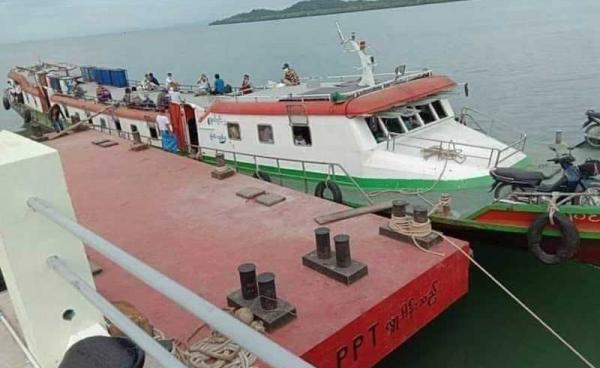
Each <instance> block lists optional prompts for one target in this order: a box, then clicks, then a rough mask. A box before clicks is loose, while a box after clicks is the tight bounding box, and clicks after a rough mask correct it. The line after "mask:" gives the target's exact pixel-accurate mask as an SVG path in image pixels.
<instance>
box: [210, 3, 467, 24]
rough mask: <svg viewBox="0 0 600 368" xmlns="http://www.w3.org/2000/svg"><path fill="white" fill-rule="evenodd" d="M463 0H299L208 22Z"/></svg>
mask: <svg viewBox="0 0 600 368" xmlns="http://www.w3.org/2000/svg"><path fill="white" fill-rule="evenodd" d="M453 1H463V0H351V1H343V0H307V1H300V2H298V3H296V4H294V5H292V6H290V7H289V8H286V9H283V10H269V9H254V10H252V11H250V12H248V13H240V14H236V15H234V16H232V17H229V18H225V19H221V20H217V21H215V22H212V23H210V25H211V26H214V25H219V24H233V23H249V22H262V21H267V20H276V19H288V18H300V17H313V16H317V15H326V14H336V13H350V12H359V11H365V10H376V9H387V8H400V7H404V6H415V5H425V4H437V3H449V2H453Z"/></svg>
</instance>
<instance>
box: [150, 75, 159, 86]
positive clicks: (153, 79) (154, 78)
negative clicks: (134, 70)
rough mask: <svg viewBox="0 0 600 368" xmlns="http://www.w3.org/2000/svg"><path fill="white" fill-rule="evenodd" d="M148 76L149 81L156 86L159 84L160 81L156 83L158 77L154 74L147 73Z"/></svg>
mask: <svg viewBox="0 0 600 368" xmlns="http://www.w3.org/2000/svg"><path fill="white" fill-rule="evenodd" d="M148 77H149V79H148V80H149V81H150V83H152V84H155V85H156V87H158V86H160V83H158V79H156V77H155V76H154V74H152V73H148Z"/></svg>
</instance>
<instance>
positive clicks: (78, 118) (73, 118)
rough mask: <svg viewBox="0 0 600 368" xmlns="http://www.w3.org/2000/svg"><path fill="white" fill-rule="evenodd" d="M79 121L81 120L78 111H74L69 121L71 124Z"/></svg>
mask: <svg viewBox="0 0 600 368" xmlns="http://www.w3.org/2000/svg"><path fill="white" fill-rule="evenodd" d="M80 121H81V116H79V113H78V112H76V113H74V114H73V115H72V116H71V122H72V123H73V124H77V123H79V122H80Z"/></svg>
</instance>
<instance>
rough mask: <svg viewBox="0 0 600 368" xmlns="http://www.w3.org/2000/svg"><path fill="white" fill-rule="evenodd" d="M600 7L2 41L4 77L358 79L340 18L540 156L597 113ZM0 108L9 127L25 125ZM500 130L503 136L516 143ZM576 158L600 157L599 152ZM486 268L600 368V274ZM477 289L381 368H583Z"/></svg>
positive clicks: (469, 10) (574, 136) (477, 9)
mask: <svg viewBox="0 0 600 368" xmlns="http://www.w3.org/2000/svg"><path fill="white" fill-rule="evenodd" d="M598 14H600V1H598V0H578V1H570V2H566V1H564V0H528V1H521V0H506V1H493V0H488V1H471V2H463V3H455V4H441V5H432V6H422V7H415V8H404V9H395V10H385V11H376V12H369V13H362V14H344V15H339V16H325V17H317V18H304V19H293V20H287V21H281V22H267V23H255V24H240V25H230V26H224V27H210V28H209V27H203V26H197V27H185V28H174V29H169V30H160V31H146V32H135V33H124V34H117V35H106V36H95V37H85V38H73V39H65V40H58V41H53V42H37V43H23V44H14V45H0V71H2V72H4V71H7V70H8V69H9V68H10V67H11V66H13V65H15V64H28V63H34V62H36V61H37V60H38V59H43V60H50V61H70V62H73V63H78V64H97V65H106V66H124V67H126V68H128V70H129V75H130V78H132V79H138V78H140V77H141V76H143V74H144V73H145V72H148V71H153V72H154V73H155V75H157V76H158V77H159V79H161V80H162V79H164V75H165V74H166V72H167V71H171V72H173V73H175V76H176V78H177V79H178V80H179V81H182V82H193V81H194V80H195V79H196V78H197V77H198V75H199V74H200V73H207V74H214V73H215V72H219V73H221V75H222V76H224V77H225V79H226V80H227V81H228V82H229V83H232V84H237V83H239V81H241V76H242V74H244V73H249V74H251V75H252V77H253V79H254V81H255V83H261V82H266V81H268V80H277V79H278V78H279V77H280V72H281V65H282V64H283V63H284V62H289V63H291V64H293V66H294V67H295V68H296V69H297V70H298V71H299V72H300V73H301V74H302V75H304V76H309V75H339V74H352V73H354V72H355V71H354V70H353V67H354V66H356V60H355V55H347V54H344V53H343V52H342V50H341V48H340V47H339V46H337V36H336V32H335V24H334V22H335V21H336V20H338V21H340V22H341V24H342V26H343V28H344V29H345V30H346V32H350V31H356V32H358V34H359V36H360V37H361V38H364V39H366V40H368V41H369V43H370V45H371V47H372V51H373V53H374V55H375V56H376V58H377V59H378V61H379V66H378V70H379V71H380V72H388V71H391V70H393V68H394V66H395V65H397V64H404V63H406V64H408V65H409V67H410V66H412V67H413V68H417V67H425V66H427V67H431V68H433V69H434V70H435V71H437V72H440V73H447V74H449V75H451V76H452V77H454V78H455V79H456V80H457V81H461V82H469V83H470V86H471V97H469V98H468V99H465V98H464V97H460V96H457V97H455V98H454V99H453V100H454V105H455V108H457V109H458V108H459V107H461V106H463V105H468V106H471V107H474V108H476V109H478V110H482V111H485V112H487V113H489V114H492V115H493V116H495V117H496V118H497V119H498V120H501V121H504V122H506V123H507V124H508V125H510V126H511V127H512V128H514V129H521V130H524V131H526V132H527V134H528V135H529V138H530V139H529V148H528V152H529V153H530V155H531V156H532V157H533V158H534V159H536V160H542V159H545V158H546V157H547V156H548V153H547V149H546V148H545V147H544V144H545V143H548V142H549V141H550V140H551V139H552V136H553V134H554V133H553V132H554V131H555V130H556V129H562V130H564V132H565V137H566V140H567V141H569V142H571V143H577V142H579V141H580V140H581V139H580V137H581V132H580V130H579V126H580V123H581V122H582V121H583V120H584V118H583V112H584V111H585V110H586V109H588V108H594V107H595V108H600V98H599V96H600V37H599V35H600V22H599V21H598V19H597V15H598ZM19 125H20V122H19V120H18V119H16V118H15V115H14V114H13V113H6V112H4V111H2V112H0V129H1V128H7V129H17V128H18V127H19ZM507 132H508V131H507V130H504V129H501V128H500V126H498V125H497V126H496V128H495V130H494V133H495V134H496V135H497V136H499V137H501V138H508V137H509V134H508V133H507ZM579 155H580V156H594V157H596V158H600V151H591V150H587V151H584V152H580V153H579ZM475 250H476V255H477V257H478V258H479V260H480V261H481V262H482V263H483V264H484V265H485V266H487V267H488V268H489V269H491V270H492V271H493V273H495V274H496V275H497V276H498V277H499V278H500V279H501V280H503V281H505V282H506V283H507V284H508V285H509V287H511V288H512V289H513V290H514V291H515V292H516V294H517V295H519V296H521V297H522V298H523V299H524V300H525V301H526V302H527V303H529V304H531V305H532V306H533V307H534V309H536V310H537V311H538V312H539V313H540V315H541V316H543V317H544V318H546V319H547V320H548V321H550V322H551V323H552V324H553V325H554V326H556V328H557V329H558V330H559V331H560V332H561V333H562V334H564V336H565V337H566V338H567V339H568V340H570V341H571V342H572V343H573V344H575V345H576V346H577V347H579V348H580V349H581V350H582V351H583V352H584V353H585V354H586V355H587V356H588V357H589V358H591V359H592V361H594V362H596V363H597V364H600V349H598V340H599V338H600V294H599V292H598V290H600V278H599V276H600V271H599V270H598V269H597V268H593V267H591V266H586V265H579V264H567V265H562V266H556V267H548V266H543V265H540V264H539V263H538V262H536V261H535V260H534V259H533V258H532V257H531V256H529V255H528V254H527V253H525V252H521V251H516V250H508V249H503V248H500V247H495V246H489V245H482V244H476V245H475ZM472 275H473V277H472V281H471V292H470V294H469V296H467V297H466V298H464V299H463V300H461V301H460V302H459V303H457V304H456V305H455V306H454V307H453V308H452V309H450V310H449V311H447V312H446V313H445V314H443V315H442V316H441V317H440V318H439V319H437V320H436V321H434V322H433V323H431V324H430V325H429V326H428V327H427V328H426V329H424V330H423V331H421V332H420V333H419V334H418V335H417V336H416V337H415V338H413V339H412V340H411V341H410V342H409V343H407V344H406V345H404V346H403V347H402V348H401V349H399V350H398V351H396V352H395V353H393V354H392V356H390V357H389V358H388V359H386V360H385V361H384V362H382V363H381V365H380V366H381V367H398V366H402V367H420V368H421V367H436V368H438V367H578V366H579V364H578V362H577V360H575V359H574V358H573V357H572V356H571V355H570V353H569V352H568V351H567V350H566V349H565V348H564V347H562V346H561V345H559V344H558V343H557V342H556V341H555V340H554V339H553V338H552V337H550V336H549V335H548V334H547V333H545V332H544V331H543V330H542V329H541V328H540V327H539V326H538V325H536V324H535V323H534V322H533V321H532V320H531V319H530V318H529V317H527V316H526V315H525V314H524V313H523V312H522V311H521V310H519V309H518V308H517V307H516V306H515V305H514V304H513V303H512V302H510V301H508V299H507V298H506V297H505V296H504V295H502V294H501V293H500V292H499V291H498V290H497V289H496V288H495V287H494V286H492V285H491V284H490V283H489V282H488V281H487V280H485V279H484V278H483V277H482V276H481V275H480V274H479V272H478V271H476V270H473V272H472Z"/></svg>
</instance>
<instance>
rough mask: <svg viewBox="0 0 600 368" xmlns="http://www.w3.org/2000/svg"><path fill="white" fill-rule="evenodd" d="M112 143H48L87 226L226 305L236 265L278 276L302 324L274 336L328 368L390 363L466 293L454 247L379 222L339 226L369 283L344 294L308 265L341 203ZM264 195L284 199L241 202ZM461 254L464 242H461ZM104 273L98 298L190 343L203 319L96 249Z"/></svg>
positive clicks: (84, 137)
mask: <svg viewBox="0 0 600 368" xmlns="http://www.w3.org/2000/svg"><path fill="white" fill-rule="evenodd" d="M100 138H108V137H107V136H105V135H103V134H101V133H98V132H94V131H87V132H83V133H77V134H74V135H71V136H68V137H65V138H61V139H58V140H56V141H52V142H49V143H48V144H49V145H50V146H52V147H54V148H56V149H57V150H58V151H59V153H60V156H61V158H62V161H63V167H64V171H65V176H66V179H67V184H68V188H69V192H70V195H71V199H72V201H73V205H74V208H75V212H76V214H77V217H78V220H79V222H80V223H82V224H83V225H84V226H87V227H89V228H91V229H92V230H94V231H95V232H97V233H98V234H100V235H101V236H103V237H105V238H107V239H109V240H111V241H113V242H114V243H116V244H118V245H119V246H120V247H122V248H123V249H125V250H126V251H128V252H130V253H131V254H133V255H134V256H136V257H138V258H140V259H142V260H143V261H144V262H146V263H148V264H150V265H152V266H153V267H155V268H157V269H158V270H160V271H161V272H163V273H165V274H167V275H169V276H170V277H172V278H173V279H175V280H177V281H178V282H180V283H181V284H183V285H185V286H186V287H188V288H190V289H191V290H194V291H195V292H197V293H198V294H199V295H202V296H203V297H204V298H206V299H208V300H209V301H211V302H212V303H214V304H216V305H219V306H223V307H225V306H226V296H227V295H228V294H229V293H230V292H233V291H235V290H236V289H239V276H238V273H237V266H238V265H240V264H242V263H245V262H254V263H256V265H257V268H258V272H259V273H260V272H267V271H269V272H274V273H275V275H276V284H277V293H278V296H279V297H280V298H283V299H285V300H287V301H288V302H290V303H291V304H293V305H294V306H295V307H296V308H297V318H296V319H295V320H293V321H292V322H290V323H289V324H287V325H285V326H283V327H281V328H279V329H276V330H274V331H273V332H272V333H270V335H269V336H270V337H271V338H272V339H274V340H275V341H277V342H278V343H280V344H282V345H283V346H285V347H286V348H288V349H290V350H291V351H292V352H294V353H296V354H298V355H300V356H302V357H303V358H305V359H306V360H308V361H309V362H312V363H313V364H315V365H317V366H319V367H344V368H346V367H367V366H371V365H373V364H374V363H376V362H377V361H379V360H380V359H382V358H383V357H384V356H385V355H387V354H388V353H389V352H391V351H393V350H394V349H395V348H397V347H398V346H399V345H400V344H401V343H403V342H404V341H405V340H406V339H408V338H409V337H410V336H411V335H413V334H414V333H416V332H417V331H418V330H420V329H421V328H423V327H424V326H425V325H426V324H427V323H428V322H429V321H431V320H432V319H434V318H435V317H436V316H437V315H438V314H440V313H442V312H443V311H444V310H446V309H447V308H448V307H450V305H452V303H454V302H455V301H456V300H458V299H459V298H460V297H461V296H463V295H464V294H465V293H466V292H467V290H468V268H469V267H468V261H467V260H466V259H465V258H464V257H463V256H462V255H460V253H459V252H458V251H457V250H456V249H455V248H453V247H452V246H450V245H449V244H446V243H442V244H439V245H437V246H436V250H437V251H441V252H443V253H444V254H445V256H443V257H440V256H435V255H431V254H426V253H423V252H421V251H419V250H417V249H416V248H415V247H414V246H412V245H410V244H405V243H401V242H398V241H394V240H391V239H388V238H384V237H381V236H380V235H378V231H379V226H380V225H381V224H383V223H385V219H383V218H381V217H377V216H374V215H367V216H363V217H359V218H354V219H350V220H345V221H342V222H339V223H335V224H332V225H331V226H330V228H331V230H332V231H331V232H332V236H333V235H335V234H340V233H346V234H349V235H350V239H351V249H352V257H353V258H354V259H356V260H359V261H361V262H364V263H366V264H367V265H368V267H369V274H368V275H367V276H366V277H364V278H362V279H361V280H359V281H357V282H356V283H354V284H352V285H350V286H346V285H344V284H341V283H339V282H337V281H334V280H332V279H330V278H328V277H326V276H323V275H321V274H319V273H317V272H315V271H313V270H311V269H308V268H307V267H305V266H303V265H302V256H303V255H305V254H307V253H309V252H310V251H312V250H313V249H314V248H315V242H314V232H313V231H314V229H315V228H316V227H317V224H316V223H315V222H314V220H313V219H314V218H315V217H316V216H319V215H324V214H327V213H331V212H335V211H339V210H340V209H343V208H344V207H343V206H341V205H338V204H336V203H332V202H328V201H324V200H321V199H319V198H316V197H312V196H309V195H305V194H303V193H299V192H295V191H292V190H290V189H286V188H283V187H279V186H276V185H273V184H270V183H266V182H262V181H258V180H254V179H252V178H250V177H247V176H243V175H235V176H233V177H231V178H229V179H226V180H224V181H219V180H216V179H212V178H211V176H210V173H211V171H212V170H213V167H211V166H208V165H205V164H202V163H200V162H197V161H194V160H191V159H188V158H185V157H180V156H176V155H173V154H168V153H165V152H163V151H161V150H158V149H149V150H145V151H141V152H133V151H130V150H129V148H130V147H131V143H130V142H128V141H124V140H118V139H116V138H114V137H110V138H111V139H113V140H116V141H117V142H119V145H116V146H113V147H109V148H101V147H98V146H96V145H93V144H91V142H92V141H94V140H97V139H100ZM251 186H253V187H259V188H262V189H264V190H266V191H268V192H271V193H276V194H279V195H283V196H285V197H286V200H285V201H284V202H282V203H279V204H277V205H275V206H273V207H265V206H263V205H260V204H258V203H256V202H254V201H251V200H245V199H242V198H240V197H238V196H236V192H237V191H239V190H240V189H242V188H245V187H251ZM460 244H462V245H463V246H464V247H468V245H467V243H465V242H461V243H460ZM89 253H90V256H91V259H92V260H93V261H95V262H96V263H98V264H99V265H101V266H102V267H103V268H104V271H103V272H102V273H101V274H100V275H98V276H97V277H96V278H95V280H96V285H97V288H98V290H99V291H100V292H101V293H102V294H103V295H105V296H106V297H107V298H109V299H110V300H112V301H120V300H127V301H129V302H130V303H133V304H134V305H135V306H136V307H137V308H138V309H139V310H141V311H142V313H143V314H144V315H146V316H147V317H148V318H149V319H150V321H151V322H152V323H153V324H154V325H155V326H156V327H157V328H159V329H161V330H162V331H164V332H165V333H166V335H168V336H172V337H176V338H178V339H180V340H183V341H186V340H187V339H188V338H189V337H190V335H192V334H193V333H194V331H195V330H196V329H197V328H198V327H199V326H201V325H202V322H201V321H198V320H196V319H195V318H194V317H192V316H191V315H189V314H188V313H186V312H184V311H183V310H182V309H181V308H179V307H177V306H176V305H174V304H172V303H171V302H169V301H167V300H166V299H165V298H163V297H162V296H161V295H160V294H158V293H157V292H155V291H153V290H152V289H150V288H149V287H147V286H145V285H144V284H142V283H141V282H140V281H138V280H137V279H135V278H134V277H132V276H131V275H129V274H128V273H126V272H125V271H123V270H122V269H120V268H118V267H117V266H115V265H114V264H113V263H111V262H110V261H108V260H106V259H104V258H103V257H101V256H100V255H98V254H95V253H94V252H93V251H89Z"/></svg>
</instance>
